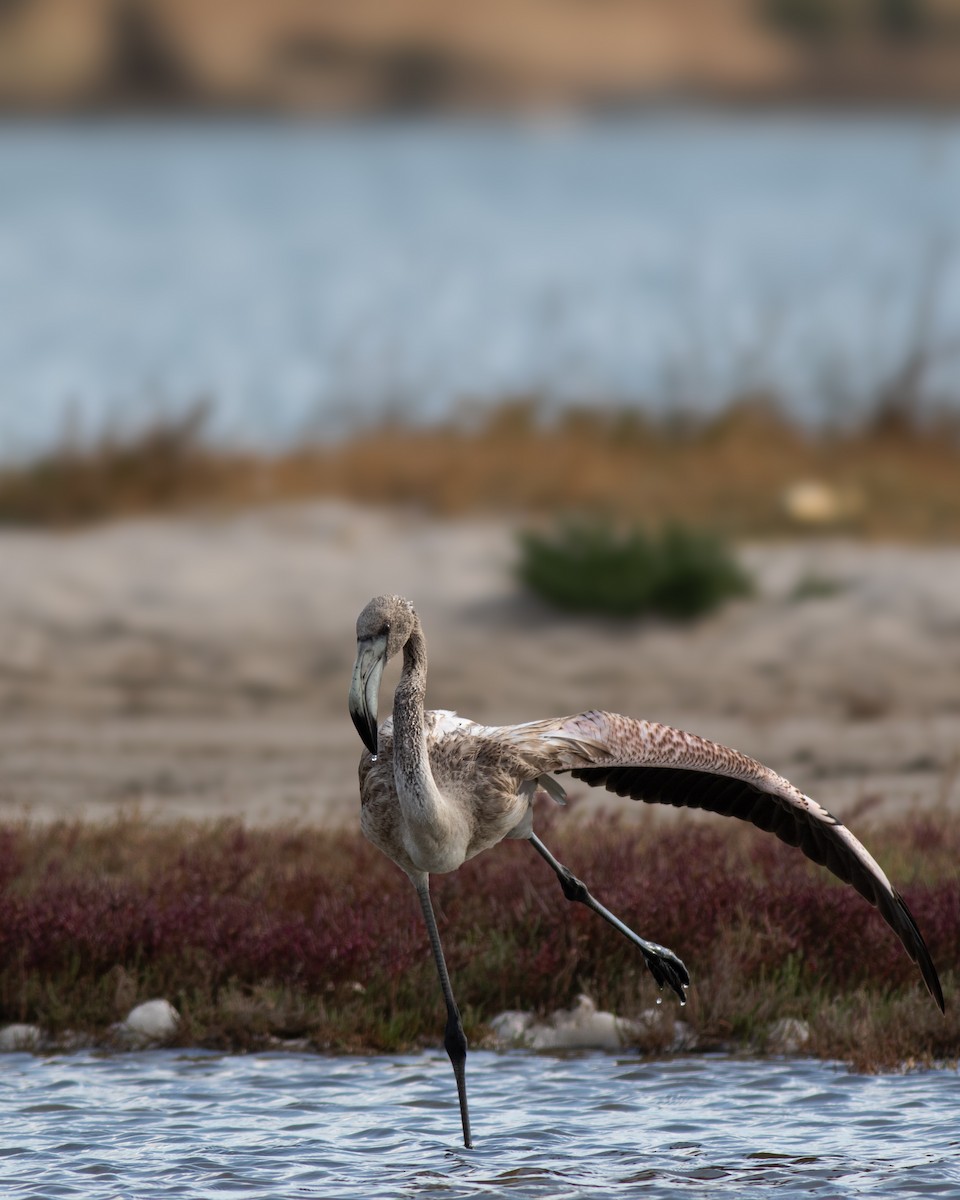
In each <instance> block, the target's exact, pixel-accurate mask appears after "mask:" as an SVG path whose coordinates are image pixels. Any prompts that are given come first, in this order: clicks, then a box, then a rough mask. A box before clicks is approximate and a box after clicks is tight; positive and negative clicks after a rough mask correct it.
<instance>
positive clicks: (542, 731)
mask: <svg viewBox="0 0 960 1200" xmlns="http://www.w3.org/2000/svg"><path fill="white" fill-rule="evenodd" d="M401 653H402V655H403V669H402V672H401V675H400V681H399V683H398V685H397V688H396V692H395V694H394V703H393V717H392V718H387V719H386V720H385V721H384V722H383V723H382V724H381V725H379V726H378V722H377V712H378V707H379V696H380V681H381V676H382V675H383V669H384V667H385V665H386V663H387V662H388V661H389V660H390V659H391V658H393V657H394V656H395V655H397V654H401ZM426 684H427V646H426V640H425V638H424V634H423V628H422V626H421V624H420V618H419V617H418V615H417V613H416V611H415V609H414V607H413V605H412V604H411V602H410V601H409V600H406V599H404V598H403V597H402V596H376V597H375V598H374V599H373V600H371V601H370V603H369V604H367V606H366V607H365V608H364V609H363V611H362V612H361V613H360V616H359V618H358V619H357V657H356V662H355V664H354V669H353V676H352V680H351V684H350V694H349V710H350V715H351V717H352V718H353V723H354V725H355V726H356V729H357V731H358V733H359V734H360V737H361V739H362V740H363V744H364V746H365V750H364V752H363V754H362V756H361V759H360V769H359V773H360V795H361V813H360V826H361V829H362V831H363V833H364V835H365V836H366V837H367V838H368V839H369V840H370V841H371V842H372V843H373V844H374V845H375V846H376V847H377V848H378V849H380V850H381V851H382V852H383V853H384V854H386V855H387V856H388V858H390V859H392V860H393V862H395V863H396V864H397V866H398V867H400V869H401V870H402V871H404V872H405V873H406V875H407V876H408V877H409V879H410V882H411V883H412V884H413V886H414V889H415V890H416V893H417V897H418V899H419V901H420V907H421V909H422V911H423V919H424V922H425V923H426V928H427V935H428V938H429V941H430V947H431V950H432V952H433V957H434V960H435V962H436V967H437V974H438V976H439V979H440V987H441V990H442V992H443V999H444V1004H445V1006H446V1013H447V1020H446V1027H445V1031H444V1043H443V1044H444V1049H445V1050H446V1052H447V1055H448V1056H449V1058H450V1063H451V1065H452V1067H453V1073H454V1078H455V1080H456V1085H457V1096H458V1099H459V1103H460V1119H461V1124H462V1126H463V1141H464V1145H465V1146H467V1147H470V1146H472V1145H473V1140H472V1136H471V1130H470V1113H469V1108H468V1104H467V1088H466V1071H465V1067H466V1058H467V1039H466V1037H465V1035H464V1032H463V1023H462V1021H461V1019H460V1012H459V1009H458V1008H457V1003H456V1000H455V998H454V995H453V989H452V987H451V984H450V976H449V973H448V971H447V966H446V962H445V960H444V956H443V947H442V946H441V943H440V934H439V931H438V929H437V921H436V917H435V915H434V911H433V904H432V902H431V899H430V876H431V875H434V874H444V873H446V872H448V871H455V870H457V868H458V867H460V866H461V864H462V863H464V862H466V861H467V859H470V858H473V857H474V856H475V855H477V854H479V853H480V852H481V851H483V850H488V849H489V848H490V847H492V846H495V845H496V844H497V843H498V842H500V841H502V840H503V839H504V838H518V839H525V840H526V841H528V842H529V843H530V844H531V846H532V847H533V849H534V850H535V851H536V852H537V854H539V855H540V857H541V858H543V859H544V860H545V861H546V863H547V864H548V865H549V867H550V868H551V869H552V870H553V872H554V873H555V874H556V876H557V879H558V880H559V882H560V887H561V889H562V891H563V894H564V896H565V897H566V898H567V899H568V900H571V901H576V902H579V903H581V904H585V905H586V906H587V907H588V908H590V909H592V910H593V911H594V912H595V913H597V915H598V916H600V917H602V918H603V920H605V921H607V922H609V923H610V924H611V925H612V926H613V927H614V928H615V929H617V930H618V931H619V932H620V933H621V934H623V936H624V937H626V938H628V939H629V940H630V941H631V942H632V943H633V944H634V945H636V946H637V947H638V949H639V950H640V953H641V954H642V956H643V958H644V961H645V963H646V965H647V967H648V968H649V969H650V972H651V973H652V975H653V977H654V979H655V980H656V982H657V984H658V986H659V987H660V988H661V989H662V988H663V987H664V986H668V987H670V988H671V989H672V990H673V991H674V992H675V993H676V994H677V996H678V997H679V998H680V1001H681V1002H683V1001H684V999H685V994H686V988H687V986H688V985H689V983H690V976H689V974H688V973H687V969H686V967H685V966H684V964H683V963H682V962H681V960H680V959H679V958H678V957H677V955H676V954H674V953H673V951H671V950H668V949H667V948H666V947H665V946H661V945H659V944H658V943H656V942H651V941H648V940H647V939H646V938H642V937H640V936H639V935H638V934H636V933H635V932H634V931H633V930H632V929H630V928H629V926H627V925H625V924H624V923H623V922H622V921H621V920H620V919H619V918H618V917H616V916H614V914H613V913H612V912H610V911H609V909H607V908H605V907H604V906H603V905H602V904H601V903H600V902H599V901H597V900H596V899H595V898H594V897H593V896H592V895H591V893H590V891H589V890H588V889H587V887H586V885H585V884H584V883H583V882H582V881H581V880H579V879H578V878H577V877H576V876H575V875H574V874H573V873H572V872H571V871H570V870H569V869H568V868H567V867H565V866H564V865H563V864H562V863H561V862H559V861H558V860H557V859H556V858H555V857H554V856H553V854H551V852H550V851H549V850H548V849H547V847H546V846H545V845H544V844H543V842H542V841H541V840H540V839H539V838H538V837H537V835H536V834H535V833H534V832H533V802H534V799H535V797H536V796H537V795H538V794H543V793H546V794H547V795H548V796H550V797H551V798H553V799H554V800H557V801H558V802H561V803H562V801H563V798H564V791H563V788H562V787H561V786H560V784H559V783H558V782H557V781H556V780H555V779H554V778H553V775H555V774H564V773H568V774H570V775H571V776H572V777H573V778H574V779H579V780H582V781H583V782H584V783H587V784H589V785H590V786H592V787H600V786H602V787H605V788H606V789H607V790H608V791H612V792H616V793H617V795H620V796H630V797H632V798H633V799H635V800H644V801H646V802H647V803H652V804H672V805H675V806H677V807H688V808H702V809H707V810H709V811H710V812H716V813H721V814H723V815H725V816H733V817H739V818H740V819H741V820H744V821H751V822H752V823H753V824H754V825H756V826H758V827H759V828H760V829H765V830H768V831H770V832H771V833H775V834H776V835H777V837H779V838H781V839H782V840H783V841H785V842H787V843H788V844H790V845H791V846H797V847H798V848H799V849H800V850H801V851H802V852H803V853H804V854H805V855H806V856H807V857H808V858H811V859H812V860H813V861H814V862H816V863H821V864H823V865H824V866H826V867H827V868H828V869H829V870H830V871H832V872H833V874H834V875H836V876H838V877H839V878H840V879H841V880H843V882H844V883H849V884H852V886H853V887H855V888H856V890H857V891H858V892H859V893H860V894H861V895H862V896H863V897H864V898H865V899H866V900H868V901H869V902H870V903H871V904H872V905H874V906H875V907H876V908H877V909H878V910H879V912H880V914H881V916H882V917H883V919H884V920H885V921H886V922H887V924H888V925H889V926H890V927H891V928H892V929H893V931H894V933H896V935H897V937H899V939H900V941H901V942H902V943H903V946H904V948H905V949H906V951H907V953H908V954H909V955H910V957H911V958H912V959H913V961H914V962H915V963H916V964H917V965H918V967H919V969H920V973H921V975H922V977H923V980H924V982H925V983H926V985H927V988H928V989H929V991H930V993H931V995H932V996H933V998H934V1000H935V1001H936V1003H937V1005H938V1006H939V1008H940V1010H941V1012H942V1011H943V1008H944V1003H943V992H942V990H941V987H940V981H939V979H938V977H937V970H936V967H935V966H934V964H933V960H932V958H931V957H930V953H929V951H928V950H927V947H926V945H925V943H924V940H923V937H922V935H921V933H920V930H919V929H918V928H917V924H916V922H915V921H914V919H913V917H912V916H911V914H910V910H909V909H908V908H907V905H906V903H905V902H904V900H903V898H902V896H900V895H899V893H898V892H897V891H896V890H895V889H894V888H893V886H892V885H891V883H890V881H889V880H888V879H887V876H886V875H885V874H884V872H883V870H882V869H881V868H880V866H879V865H878V864H877V863H876V862H875V861H874V859H873V858H872V857H871V855H870V854H869V852H868V851H867V850H866V848H865V847H864V846H863V845H862V844H861V843H860V842H859V841H858V840H857V839H856V838H855V837H854V836H853V834H852V833H851V832H850V831H849V830H848V829H846V828H845V826H844V825H842V824H841V822H840V821H838V820H837V818H836V817H834V816H833V815H832V814H831V813H829V812H827V810H826V809H825V808H822V807H821V806H820V805H819V804H818V803H817V802H816V801H815V800H812V799H811V798H810V797H809V796H805V795H804V794H803V793H802V792H801V791H799V790H798V789H797V788H795V787H794V786H793V785H792V784H791V783H789V782H788V781H787V780H786V779H784V778H783V777H782V776H780V775H778V774H776V772H774V771H772V770H771V769H770V768H769V767H765V766H763V765H762V764H761V763H759V762H757V761H756V760H755V759H752V758H749V757H748V756H747V755H745V754H741V753H740V752H739V751H737V750H732V749H730V748H728V747H727V746H721V745H720V744H718V743H717V742H711V741H708V740H706V739H705V738H701V737H697V736H696V735H695V734H692V733H685V732H683V731H682V730H679V729H674V728H672V727H671V726H669V725H660V724H658V723H656V722H654V721H645V720H639V719H635V718H633V717H625V716H621V715H619V714H618V713H610V712H603V711H599V710H593V711H590V712H582V713H577V714H575V715H573V716H566V717H557V718H554V719H548V720H542V721H530V722H526V723H524V724H520V725H502V726H491V725H480V724H477V723H476V722H474V721H470V720H467V719H466V718H464V717H460V716H458V715H457V714H456V713H454V712H450V711H447V710H443V709H440V710H434V711H425V710H424V699H425V696H426Z"/></svg>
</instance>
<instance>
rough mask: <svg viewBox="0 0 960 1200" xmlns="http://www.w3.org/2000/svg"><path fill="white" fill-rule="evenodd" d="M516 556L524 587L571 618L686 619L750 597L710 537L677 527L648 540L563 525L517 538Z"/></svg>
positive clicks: (637, 532)
mask: <svg viewBox="0 0 960 1200" xmlns="http://www.w3.org/2000/svg"><path fill="white" fill-rule="evenodd" d="M520 550H521V558H520V563H519V567H518V573H519V577H520V580H521V582H522V583H524V584H525V585H526V586H527V587H528V588H529V589H530V590H531V591H532V592H534V593H535V594H536V595H537V596H539V597H540V598H541V599H543V600H546V601H547V602H548V603H550V604H552V605H554V606H555V607H557V608H561V609H564V610H566V611H568V612H582V613H596V614H601V615H606V616H615V617H632V616H638V615H640V614H642V613H659V614H660V615H662V616H666V617H672V618H675V619H689V618H692V617H696V616H700V615H701V614H703V613H706V612H709V611H710V610H711V609H714V608H716V607H717V606H718V605H719V604H722V603H723V601H724V600H727V599H729V598H730V597H732V596H740V595H744V594H746V593H748V592H749V591H750V580H749V578H748V577H747V575H746V574H745V573H744V571H743V570H742V568H741V567H740V566H739V564H738V563H737V562H736V561H735V560H734V559H733V558H732V556H731V555H730V553H729V552H728V550H727V549H726V547H725V546H724V544H723V543H722V542H721V541H720V540H719V539H718V538H717V537H716V536H715V535H713V534H711V533H708V532H705V531H703V530H696V529H690V528H687V527H685V526H682V525H675V524H672V525H666V526H664V528H663V529H662V530H661V531H660V532H659V533H658V534H653V535H651V534H647V533H645V532H644V531H643V530H642V529H639V528H636V527H634V528H631V529H627V530H623V531H621V530H618V529H617V528H616V527H615V526H614V525H612V524H611V523H609V522H601V521H594V522H584V521H580V522H567V523H565V524H563V525H561V526H560V527H559V529H558V530H557V531H556V532H555V533H553V534H540V533H534V532H525V533H522V534H521V535H520Z"/></svg>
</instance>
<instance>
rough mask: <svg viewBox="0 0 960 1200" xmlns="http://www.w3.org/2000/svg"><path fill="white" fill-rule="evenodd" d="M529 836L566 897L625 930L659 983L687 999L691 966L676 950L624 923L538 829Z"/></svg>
mask: <svg viewBox="0 0 960 1200" xmlns="http://www.w3.org/2000/svg"><path fill="white" fill-rule="evenodd" d="M527 840H528V841H529V842H530V845H531V846H533V848H534V850H536V852H537V853H538V854H539V855H540V857H541V858H542V859H543V860H544V861H545V862H546V863H547V864H548V865H549V866H550V868H551V869H552V870H553V872H554V873H555V875H556V876H557V879H559V881H560V887H561V888H562V890H563V894H564V895H565V896H566V898H567V899H568V900H576V901H579V903H580V904H585V905H586V906H587V908H590V909H592V910H593V911H594V912H595V913H596V914H597V916H599V917H603V919H604V920H605V921H606V922H607V923H608V924H610V925H612V926H613V927H614V929H616V930H618V931H619V932H620V933H622V934H623V936H624V937H625V938H627V939H628V940H629V941H631V942H633V944H634V945H635V946H638V947H639V948H640V952H641V954H642V955H643V959H644V962H645V963H646V964H647V966H648V967H649V969H650V973H651V974H652V975H653V977H654V979H655V980H656V981H657V984H658V986H659V987H661V988H662V987H663V985H664V984H668V985H669V986H670V987H671V988H672V989H673V990H674V991H675V992H676V993H677V995H678V996H679V997H680V1003H681V1004H683V1003H685V1002H686V994H685V992H684V989H685V988H686V987H687V986H688V985H689V983H690V976H689V974H688V973H687V968H686V967H685V966H684V965H683V963H682V962H681V961H680V959H679V958H678V957H677V956H676V955H675V954H674V953H673V951H672V950H668V949H667V947H666V946H661V945H659V944H658V943H657V942H648V941H647V939H646V938H642V937H640V936H639V935H638V934H636V933H634V932H633V930H632V929H631V928H630V927H629V926H628V925H624V923H623V922H622V921H621V920H620V918H619V917H615V916H614V915H613V913H612V912H611V911H610V910H609V909H608V908H604V907H603V905H602V904H601V903H600V902H599V901H598V900H595V899H594V898H593V896H591V895H590V892H589V891H588V890H587V885H586V884H585V883H584V882H583V881H582V880H581V879H578V878H577V877H576V875H574V874H573V872H572V871H571V870H570V869H569V868H568V867H565V866H564V865H563V863H561V862H558V861H557V859H555V858H554V857H553V855H552V854H551V853H550V851H549V850H548V849H547V847H546V846H545V845H544V844H543V842H541V841H540V839H539V838H538V837H537V835H536V834H535V833H531V834H530V836H529V838H528V839H527Z"/></svg>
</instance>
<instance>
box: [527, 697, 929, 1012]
mask: <svg viewBox="0 0 960 1200" xmlns="http://www.w3.org/2000/svg"><path fill="white" fill-rule="evenodd" d="M513 736H514V737H515V738H516V740H517V741H520V742H522V743H523V744H524V745H529V746H530V749H531V752H533V751H534V749H535V748H536V750H537V751H540V752H542V748H543V747H545V746H547V747H549V748H550V751H551V763H550V765H549V766H543V765H541V766H540V767H539V769H541V770H547V771H558V772H567V771H569V772H570V773H571V774H572V775H573V777H574V778H575V779H581V780H583V782H584V783H587V784H589V785H590V786H591V787H605V788H607V790H608V791H611V792H616V793H617V795H619V796H629V797H631V798H632V799H634V800H643V801H645V802H647V803H649V804H671V805H675V806H677V807H686V808H702V809H705V810H707V811H709V812H715V813H720V814H722V815H723V816H730V817H738V818H739V819H740V820H743V821H750V822H751V823H752V824H754V825H756V826H757V827H758V828H760V829H765V830H768V831H769V832H771V833H774V834H776V835H777V837H779V838H780V839H781V840H782V841H784V842H787V843H788V844H789V845H791V846H797V847H798V848H799V849H800V850H802V851H803V853H804V854H805V855H806V856H807V857H808V858H810V859H812V860H813V861H814V862H816V863H820V864H822V865H823V866H825V867H827V868H828V870H830V871H832V872H833V874H834V875H836V876H837V877H838V878H839V879H842V880H843V882H844V883H849V884H851V885H852V886H853V887H855V888H856V889H857V891H858V892H859V893H860V894H861V895H862V896H864V897H865V898H866V899H867V900H869V901H870V903H871V904H873V905H874V906H875V907H876V908H877V909H878V910H879V911H880V914H881V916H882V917H883V918H884V920H885V921H886V922H887V924H888V925H890V927H891V928H892V929H893V930H894V932H895V933H896V934H897V936H898V937H899V938H900V940H901V942H902V943H903V945H904V947H905V949H906V951H907V953H908V954H909V955H910V957H911V958H912V959H913V961H914V962H915V963H916V964H917V965H918V967H919V968H920V971H921V974H922V975H923V978H924V981H925V983H926V985H927V987H928V988H929V989H930V992H931V994H932V995H933V997H934V999H935V1000H936V1002H937V1004H938V1005H939V1006H940V1008H941V1010H942V1009H943V993H942V991H941V988H940V982H939V980H938V978H937V972H936V968H935V967H934V965H933V961H932V959H931V957H930V954H929V951H928V950H927V947H926V945H925V944H924V941H923V938H922V937H921V935H920V932H919V930H918V929H917V926H916V922H915V921H914V919H913V917H912V915H911V914H910V911H909V909H908V908H907V906H906V904H905V903H904V901H903V899H902V897H901V896H900V895H899V893H898V892H896V891H895V889H894V888H893V887H892V885H891V884H890V881H889V879H887V876H886V875H885V874H884V872H883V870H882V869H881V868H880V866H879V865H878V864H877V863H876V861H875V860H874V859H873V857H872V856H871V855H870V853H869V852H868V851H867V849H866V848H865V847H864V846H863V845H862V844H861V843H860V842H859V841H858V840H857V839H856V838H855V837H854V836H853V834H852V833H851V832H850V831H849V830H848V829H847V828H846V827H845V826H844V825H842V824H841V823H840V822H839V821H838V820H837V819H836V817H834V816H833V815H832V814H831V813H829V812H828V811H827V810H826V809H825V808H823V807H821V805H819V804H818V803H817V802H816V801H815V800H812V799H811V798H810V797H809V796H806V795H804V794H803V792H801V791H799V790H798V789H797V788H795V787H794V786H793V784H791V783H790V782H789V781H788V780H786V779H784V778H783V777H782V776H780V775H778V774H776V772H775V771H771V770H770V768H769V767H765V766H763V764H762V763H759V762H757V761H756V760H755V759H752V758H750V757H748V756H747V755H746V754H741V753H740V752H739V751H737V750H731V749H730V748H729V747H727V746H721V745H720V744H719V743H717V742H711V741H708V740H707V739H706V738H701V737H697V736H696V735H695V734H690V733H685V732H683V731H682V730H679V729H674V728H672V727H670V726H669V725H660V724H657V723H656V722H653V721H639V720H634V719H633V718H631V717H623V716H620V715H619V714H617V713H606V712H587V713H580V714H577V715H576V716H572V717H562V718H560V719H558V720H556V721H539V722H534V723H532V724H530V725H525V726H524V725H521V726H515V727H514V729H513ZM537 761H538V763H542V759H540V758H539V756H538V758H537Z"/></svg>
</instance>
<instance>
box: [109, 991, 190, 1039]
mask: <svg viewBox="0 0 960 1200" xmlns="http://www.w3.org/2000/svg"><path fill="white" fill-rule="evenodd" d="M179 1023H180V1014H179V1013H178V1012H177V1010H176V1009H175V1008H174V1007H173V1005H172V1004H171V1003H170V1002H169V1000H146V1001H144V1003H143V1004H138V1005H137V1006H136V1008H132V1009H131V1010H130V1012H129V1013H127V1019H126V1020H125V1021H124V1022H123V1025H122V1029H123V1030H124V1032H126V1033H132V1034H134V1035H135V1036H136V1037H140V1038H144V1039H146V1040H148V1041H152V1042H161V1041H164V1040H165V1039H166V1038H169V1037H172V1036H173V1035H174V1033H176V1031H177V1026H178V1025H179Z"/></svg>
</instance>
